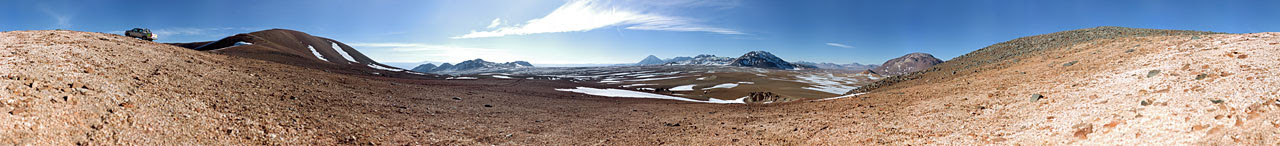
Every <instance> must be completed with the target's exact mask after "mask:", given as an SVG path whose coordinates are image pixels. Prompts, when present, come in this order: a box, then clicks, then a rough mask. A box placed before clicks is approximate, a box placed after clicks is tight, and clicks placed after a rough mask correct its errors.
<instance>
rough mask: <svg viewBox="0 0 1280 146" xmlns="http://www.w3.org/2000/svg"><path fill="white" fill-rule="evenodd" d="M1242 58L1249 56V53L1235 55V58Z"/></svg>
mask: <svg viewBox="0 0 1280 146" xmlns="http://www.w3.org/2000/svg"><path fill="white" fill-rule="evenodd" d="M1244 58H1249V54H1240V55H1236V59H1244Z"/></svg>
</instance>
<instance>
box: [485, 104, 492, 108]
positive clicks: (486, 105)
mask: <svg viewBox="0 0 1280 146" xmlns="http://www.w3.org/2000/svg"><path fill="white" fill-rule="evenodd" d="M484 107H493V105H489V104H484Z"/></svg>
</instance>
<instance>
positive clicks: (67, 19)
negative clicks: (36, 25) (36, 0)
mask: <svg viewBox="0 0 1280 146" xmlns="http://www.w3.org/2000/svg"><path fill="white" fill-rule="evenodd" d="M40 11H43V12H44V14H46V15H49V16H51V17H53V19H54V21H56V22H57V27H58V28H69V27H71V18H72V16H71V15H70V14H67V12H66V11H62V12H59V11H56V10H54V9H53V8H49V7H47V6H40Z"/></svg>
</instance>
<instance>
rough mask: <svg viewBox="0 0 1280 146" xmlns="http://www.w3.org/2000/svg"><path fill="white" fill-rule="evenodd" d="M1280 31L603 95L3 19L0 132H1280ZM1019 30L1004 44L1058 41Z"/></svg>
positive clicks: (1114, 137) (836, 135) (232, 136)
mask: <svg viewBox="0 0 1280 146" xmlns="http://www.w3.org/2000/svg"><path fill="white" fill-rule="evenodd" d="M1100 29H1122V28H1100ZM1088 30H1090V29H1086V30H1077V31H1069V32H1081V31H1084V32H1088ZM1152 31H1155V32H1161V31H1159V30H1152ZM1099 33H1104V32H1099ZM1105 33H1122V34H1128V33H1127V31H1118V32H1110V31H1108V32H1105ZM1277 35H1280V33H1253V34H1207V33H1186V34H1184V33H1174V34H1169V35H1145V36H1144V35H1133V36H1125V37H1102V38H1091V39H1083V40H1077V39H1074V37H1068V38H1073V39H1070V40H1075V41H1073V42H1070V43H1063V42H1058V41H1060V39H1051V40H1049V41H1045V42H1043V43H1048V44H1058V45H1049V46H1043V48H1041V49H1038V50H1039V51H1035V52H1036V53H1022V55H1012V56H1008V57H985V58H1003V59H995V60H992V61H963V60H982V59H965V58H974V57H968V56H966V57H957V59H954V60H952V61H948V62H946V63H943V64H939V65H938V66H935V67H934V68H935V69H933V71H931V72H928V73H924V74H923V75H920V76H917V77H912V78H910V79H911V80H899V81H897V82H894V83H892V84H881V86H885V87H880V88H874V89H870V90H869V91H870V92H865V94H860V95H858V96H849V97H848V98H840V99H833V100H825V101H817V100H814V101H800V102H790V103H782V104H765V105H759V104H746V105H744V104H703V103H690V102H680V101H670V100H657V99H633V98H609V97H596V96H588V95H583V94H575V93H571V92H561V91H556V90H555V89H558V88H574V87H579V86H592V85H591V84H580V83H574V82H569V81H558V80H530V79H506V80H497V79H480V80H431V79H407V78H392V77H382V76H366V75H354V74H345V73H334V72H326V71H325V70H322V69H316V68H310V67H305V66H297V65H289V64H281V63H278V62H273V61H263V60H258V59H253V58H246V57H234V56H230V55H225V54H220V53H209V52H203V51H197V50H192V49H186V48H182V47H176V46H171V45H166V44H158V43H152V42H147V41H141V40H137V39H132V38H128V37H123V36H118V35H112V34H102V33H89V32H75V31H12V32H2V33H0V47H3V48H0V73H3V74H0V75H3V78H0V79H2V80H0V86H3V88H4V89H5V92H0V112H4V113H0V144H18V145H26V144H30V145H72V144H89V145H164V144H194V145H334V144H346V145H357V144H359V145H365V144H370V145H548V144H555V145H867V144H885V145H925V144H943V145H975V144H996V145H1013V144H1023V145H1051V144H1059V145H1061V144H1079V145H1107V144H1116V145H1135V144H1205V145H1212V144H1223V145H1275V144H1280V141H1276V140H1277V139H1280V135H1277V131H1280V113H1277V111H1276V110H1277V109H1278V108H1280V103H1277V102H1280V100H1278V98H1277V97H1278V96H1280V95H1277V94H1280V93H1277V92H1276V91H1280V89H1277V88H1280V86H1277V85H1280V82H1278V81H1276V80H1275V79H1274V78H1272V77H1274V76H1275V75H1276V73H1275V72H1274V71H1276V70H1277V69H1280V66H1276V64H1277V63H1280V56H1277V55H1280V54H1278V53H1277V52H1280V36H1277ZM1041 37H1044V36H1036V37H1032V38H1041ZM1019 40H1026V39H1019ZM1032 40H1041V39H1032ZM1015 44H1023V43H1018V41H1017V40H1015V41H1011V42H1006V43H1002V44H997V45H995V46H1004V45H1013V46H1010V47H1008V48H1012V49H1016V48H1025V47H1026V46H1027V45H1031V46H1041V45H1034V44H1040V43H1031V44H1024V45H1015ZM995 46H993V47H989V48H988V49H982V50H979V51H978V52H975V53H981V52H986V51H995V50H999V49H990V48H996V47H995ZM1005 51H1009V50H1005ZM957 60H960V61H957ZM963 62H974V63H981V64H991V65H997V64H998V65H999V66H998V67H992V66H991V65H986V66H976V67H964V66H967V63H963ZM948 64H951V65H948ZM939 66H941V67H939ZM938 68H942V69H938ZM948 68H955V69H948ZM957 69H958V70H957ZM947 70H956V71H957V72H956V73H955V74H952V73H951V71H947ZM973 70H978V71H973ZM962 72H963V73H962ZM944 73H945V74H944ZM595 87H596V88H606V87H600V86H595ZM859 93H864V92H859ZM1035 95H1039V96H1035Z"/></svg>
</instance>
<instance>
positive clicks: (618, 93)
mask: <svg viewBox="0 0 1280 146" xmlns="http://www.w3.org/2000/svg"><path fill="white" fill-rule="evenodd" d="M556 91H567V92H577V93H582V94H588V95H595V96H606V97H630V98H653V99H668V100H679V101H688V102H700V103H720V104H726V103H744V102H743V100H744V99H745V98H739V99H737V100H720V99H715V98H712V99H710V100H707V101H701V100H693V99H688V98H683V97H675V96H667V95H662V94H654V93H647V92H639V91H631V90H622V89H597V88H591V87H578V88H576V89H556Z"/></svg>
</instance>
